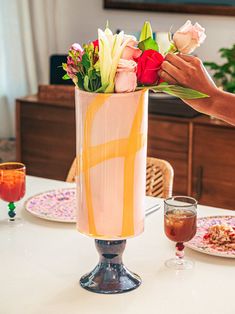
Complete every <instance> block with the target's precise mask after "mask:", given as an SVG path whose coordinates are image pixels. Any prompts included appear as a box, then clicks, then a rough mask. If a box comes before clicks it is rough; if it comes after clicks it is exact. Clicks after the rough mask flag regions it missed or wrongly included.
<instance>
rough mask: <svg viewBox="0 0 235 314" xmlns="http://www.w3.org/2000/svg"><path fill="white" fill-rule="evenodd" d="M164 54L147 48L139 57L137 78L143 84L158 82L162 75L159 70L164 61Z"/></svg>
mask: <svg viewBox="0 0 235 314" xmlns="http://www.w3.org/2000/svg"><path fill="white" fill-rule="evenodd" d="M163 60H164V58H163V56H162V55H161V54H160V53H159V52H157V51H155V50H152V49H149V50H145V51H144V52H143V53H142V55H141V56H140V57H139V59H138V67H137V78H138V83H140V84H142V85H152V84H155V83H158V81H159V79H160V77H159V75H158V71H159V70H160V68H161V64H162V62H163Z"/></svg>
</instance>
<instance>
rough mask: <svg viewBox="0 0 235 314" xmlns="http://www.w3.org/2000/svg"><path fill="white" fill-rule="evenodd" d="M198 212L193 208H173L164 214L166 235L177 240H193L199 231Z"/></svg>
mask: <svg viewBox="0 0 235 314" xmlns="http://www.w3.org/2000/svg"><path fill="white" fill-rule="evenodd" d="M196 220H197V216H196V212H193V211H191V210H180V209H173V210H171V211H168V212H166V213H165V215H164V228H165V234H166V236H167V237H168V238H169V239H170V240H172V241H175V242H181V243H183V242H187V241H189V240H191V239H192V238H193V237H194V236H195V234H196V231H197V221H196Z"/></svg>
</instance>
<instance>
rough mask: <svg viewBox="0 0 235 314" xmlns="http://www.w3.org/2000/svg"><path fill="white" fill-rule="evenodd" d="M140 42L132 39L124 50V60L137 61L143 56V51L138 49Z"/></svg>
mask: <svg viewBox="0 0 235 314" xmlns="http://www.w3.org/2000/svg"><path fill="white" fill-rule="evenodd" d="M137 45H138V41H136V40H135V39H131V40H130V42H129V43H128V45H127V46H126V47H125V48H124V50H123V53H122V59H126V60H133V61H136V60H137V59H138V58H139V57H140V56H141V54H142V51H141V50H140V49H139V48H137Z"/></svg>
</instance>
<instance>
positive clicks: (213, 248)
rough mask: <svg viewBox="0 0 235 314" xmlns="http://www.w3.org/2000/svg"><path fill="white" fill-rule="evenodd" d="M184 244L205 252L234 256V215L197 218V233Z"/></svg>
mask: <svg viewBox="0 0 235 314" xmlns="http://www.w3.org/2000/svg"><path fill="white" fill-rule="evenodd" d="M185 246H186V247H188V248H190V249H193V250H196V251H199V252H201V253H205V254H210V255H215V256H221V257H228V258H235V216H210V217H201V218H198V220H197V233H196V235H195V237H194V238H193V239H192V240H191V241H189V242H188V243H185Z"/></svg>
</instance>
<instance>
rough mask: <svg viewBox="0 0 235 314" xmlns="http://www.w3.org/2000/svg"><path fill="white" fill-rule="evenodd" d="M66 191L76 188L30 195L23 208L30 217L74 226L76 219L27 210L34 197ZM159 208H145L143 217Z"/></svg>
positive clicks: (159, 206) (156, 206)
mask: <svg viewBox="0 0 235 314" xmlns="http://www.w3.org/2000/svg"><path fill="white" fill-rule="evenodd" d="M64 190H66V191H68V190H72V191H75V192H76V187H68V188H58V189H52V190H48V191H44V192H41V193H37V194H35V195H32V196H30V197H29V198H28V199H27V200H26V201H25V202H24V205H23V208H24V210H25V211H27V212H28V213H30V214H31V215H33V216H35V217H37V218H40V219H44V220H49V221H52V222H53V221H54V222H60V223H71V224H75V223H76V219H75V218H74V219H68V220H64V219H60V218H56V217H55V216H54V217H50V216H46V215H43V214H39V213H37V212H35V211H32V210H31V209H29V208H28V204H29V203H30V201H31V200H32V199H34V198H35V197H37V196H40V195H44V194H48V193H54V192H58V191H64ZM160 208H161V204H160V203H157V204H155V205H153V206H151V207H150V208H147V209H146V210H145V217H148V216H150V215H151V214H152V213H154V212H155V211H157V210H159V209H160Z"/></svg>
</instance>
